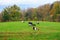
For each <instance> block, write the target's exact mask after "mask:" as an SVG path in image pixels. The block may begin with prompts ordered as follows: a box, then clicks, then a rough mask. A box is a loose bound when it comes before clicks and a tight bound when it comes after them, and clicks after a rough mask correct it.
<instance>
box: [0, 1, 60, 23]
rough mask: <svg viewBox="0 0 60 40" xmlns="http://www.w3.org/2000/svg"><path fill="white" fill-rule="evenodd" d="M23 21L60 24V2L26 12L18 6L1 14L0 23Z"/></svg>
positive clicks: (6, 9)
mask: <svg viewBox="0 0 60 40" xmlns="http://www.w3.org/2000/svg"><path fill="white" fill-rule="evenodd" d="M22 20H23V21H51V22H60V1H56V2H54V3H53V4H45V5H42V6H39V7H37V8H28V9H26V10H21V9H20V7H18V6H17V5H13V6H8V7H6V8H4V10H2V12H0V22H7V21H22Z"/></svg>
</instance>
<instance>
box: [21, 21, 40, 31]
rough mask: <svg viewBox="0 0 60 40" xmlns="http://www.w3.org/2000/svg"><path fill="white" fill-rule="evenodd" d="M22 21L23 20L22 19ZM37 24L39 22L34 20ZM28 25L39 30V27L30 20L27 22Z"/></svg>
mask: <svg viewBox="0 0 60 40" xmlns="http://www.w3.org/2000/svg"><path fill="white" fill-rule="evenodd" d="M22 22H23V23H24V21H22ZM36 23H37V24H39V22H38V21H37V22H36ZM28 24H29V26H31V27H32V29H33V30H39V28H37V27H36V24H34V23H32V22H31V21H29V22H28Z"/></svg>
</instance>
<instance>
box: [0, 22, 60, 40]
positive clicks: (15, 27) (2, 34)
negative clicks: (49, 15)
mask: <svg viewBox="0 0 60 40" xmlns="http://www.w3.org/2000/svg"><path fill="white" fill-rule="evenodd" d="M32 22H33V23H34V24H36V21H32ZM36 27H37V28H39V31H37V30H36V31H34V30H33V29H32V27H30V26H29V25H28V21H25V22H24V23H22V22H21V21H18V22H0V40H5V39H6V40H60V23H59V22H42V21H39V24H36Z"/></svg>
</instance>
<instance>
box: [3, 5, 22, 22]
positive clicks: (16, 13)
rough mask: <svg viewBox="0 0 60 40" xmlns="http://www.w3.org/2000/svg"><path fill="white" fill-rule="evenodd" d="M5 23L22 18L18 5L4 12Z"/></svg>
mask: <svg viewBox="0 0 60 40" xmlns="http://www.w3.org/2000/svg"><path fill="white" fill-rule="evenodd" d="M2 15H3V20H4V21H7V20H8V21H18V20H20V18H21V12H20V8H19V7H18V6H16V5H13V6H11V7H7V8H5V9H4V11H3V12H2Z"/></svg>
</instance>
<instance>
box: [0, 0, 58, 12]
mask: <svg viewBox="0 0 60 40" xmlns="http://www.w3.org/2000/svg"><path fill="white" fill-rule="evenodd" d="M55 1H57V0H0V11H2V10H3V8H5V7H8V6H12V5H14V4H16V5H18V6H19V7H20V8H21V9H27V8H31V7H32V8H36V7H38V6H40V5H44V4H48V3H53V2H55ZM58 1H59V0H58Z"/></svg>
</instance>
